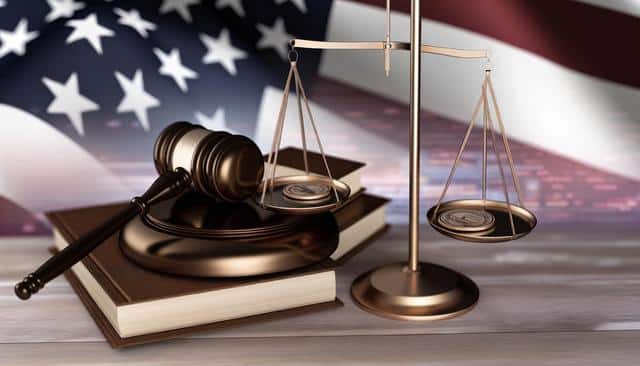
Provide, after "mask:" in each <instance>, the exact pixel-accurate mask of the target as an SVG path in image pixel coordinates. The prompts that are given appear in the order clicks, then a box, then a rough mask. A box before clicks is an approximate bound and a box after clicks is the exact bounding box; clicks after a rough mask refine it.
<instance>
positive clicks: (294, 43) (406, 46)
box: [291, 39, 489, 58]
mask: <svg viewBox="0 0 640 366" xmlns="http://www.w3.org/2000/svg"><path fill="white" fill-rule="evenodd" d="M390 45H391V49H392V50H402V51H409V50H410V49H411V44H410V43H408V42H396V41H392V42H390ZM291 47H295V48H310V49H316V50H379V51H383V50H385V49H386V48H387V42H386V41H372V42H328V41H312V40H307V39H293V40H291ZM421 50H422V53H431V54H434V55H441V56H449V57H455V58H487V57H488V56H489V51H487V50H464V49H457V48H448V47H438V46H431V45H428V44H424V45H422V46H421Z"/></svg>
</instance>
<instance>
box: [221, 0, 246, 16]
mask: <svg viewBox="0 0 640 366" xmlns="http://www.w3.org/2000/svg"><path fill="white" fill-rule="evenodd" d="M226 7H230V8H231V9H233V11H235V12H236V13H237V14H238V15H240V16H241V17H244V16H245V15H246V13H245V11H244V8H243V7H242V0H216V9H218V10H220V9H223V8H226Z"/></svg>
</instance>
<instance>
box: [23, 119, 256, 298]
mask: <svg viewBox="0 0 640 366" xmlns="http://www.w3.org/2000/svg"><path fill="white" fill-rule="evenodd" d="M153 158H154V163H155V167H156V170H157V171H158V174H159V177H158V178H157V179H156V180H155V181H154V182H153V184H151V186H150V187H149V189H148V190H147V191H146V192H145V193H144V194H142V195H141V196H138V197H134V198H132V199H131V201H130V202H129V204H128V205H127V207H125V208H123V209H122V210H120V211H119V212H118V213H117V214H115V215H114V216H112V217H111V218H110V219H108V220H106V221H105V222H103V223H102V224H101V225H100V226H98V227H96V228H94V229H93V230H91V231H90V232H88V233H87V234H85V235H83V236H81V237H80V238H78V240H76V241H74V242H72V243H71V244H69V246H67V247H66V248H64V249H63V250H62V251H60V252H59V253H57V254H56V255H54V256H53V257H51V258H50V259H49V260H47V261H46V262H45V263H43V264H42V265H41V266H40V267H39V268H38V269H37V270H35V271H34V272H32V273H30V274H29V275H27V276H26V277H25V278H24V279H23V280H22V281H20V282H19V283H17V284H16V285H15V288H14V289H15V293H16V296H18V297H19V298H20V299H22V300H28V299H29V298H30V297H31V296H32V295H33V294H35V293H37V292H38V291H39V290H40V289H42V288H43V287H44V285H45V284H46V283H47V282H49V281H51V280H52V279H54V278H56V277H58V276H59V275H60V274H62V273H63V272H65V271H66V270H68V269H69V268H71V266H73V265H74V264H76V263H78V262H79V261H80V260H82V259H83V258H84V257H86V256H87V255H89V253H91V252H92V251H93V250H94V249H96V248H97V247H98V246H99V245H100V244H102V243H104V242H105V240H106V239H108V238H109V237H110V236H112V235H113V234H114V233H116V232H117V231H118V230H120V229H122V227H123V226H124V225H126V224H127V223H128V222H129V221H130V220H131V219H133V218H135V217H136V216H138V215H141V214H145V213H146V212H147V211H148V209H149V207H150V206H151V205H153V204H155V203H157V202H161V201H164V200H167V199H170V198H173V197H175V196H177V195H179V194H180V193H182V192H183V191H185V190H186V189H187V188H189V187H191V188H192V189H194V190H196V191H199V192H201V193H204V194H206V195H208V196H210V197H213V198H215V199H217V200H221V201H226V202H239V201H243V200H245V199H247V198H248V197H251V196H253V195H254V194H255V193H256V191H257V189H258V186H259V185H260V183H261V181H262V177H263V174H264V160H263V157H262V152H261V151H260V149H259V148H258V146H257V145H256V144H255V143H254V142H253V141H251V140H250V139H249V138H247V137H245V136H241V135H233V134H230V133H228V132H221V131H210V130H207V129H205V128H204V127H202V126H198V125H194V124H191V123H189V122H176V123H173V124H171V125H169V126H168V127H167V128H165V129H164V130H163V131H162V132H161V133H160V135H159V136H158V138H157V140H156V142H155V145H154V149H153Z"/></svg>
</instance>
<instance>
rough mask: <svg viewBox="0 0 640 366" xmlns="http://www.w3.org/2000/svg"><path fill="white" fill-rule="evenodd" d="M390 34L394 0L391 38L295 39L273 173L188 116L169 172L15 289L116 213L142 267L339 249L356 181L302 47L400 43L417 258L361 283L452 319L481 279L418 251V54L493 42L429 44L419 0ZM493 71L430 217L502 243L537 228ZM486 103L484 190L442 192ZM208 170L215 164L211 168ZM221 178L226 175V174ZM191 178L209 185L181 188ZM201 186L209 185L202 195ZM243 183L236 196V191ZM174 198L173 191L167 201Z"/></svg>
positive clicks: (196, 268) (269, 261) (238, 263)
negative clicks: (336, 169) (330, 138)
mask: <svg viewBox="0 0 640 366" xmlns="http://www.w3.org/2000/svg"><path fill="white" fill-rule="evenodd" d="M390 33H391V32H390V4H389V0H387V36H386V39H385V40H384V41H380V42H318V41H310V40H302V39H294V40H292V41H291V51H290V53H289V63H290V69H289V73H288V75H287V79H286V83H285V87H284V94H283V98H282V104H281V106H280V111H279V113H278V116H277V122H276V127H275V133H274V136H273V141H272V145H271V150H270V152H269V154H268V158H267V164H266V167H264V169H266V173H265V174H264V176H263V165H264V163H263V158H262V153H261V152H260V151H259V149H258V147H257V146H255V144H254V143H253V142H252V141H251V140H249V139H247V138H246V137H243V136H231V135H230V134H228V133H224V132H215V131H207V130H205V129H204V128H202V126H197V125H192V124H190V123H187V122H178V123H174V124H172V125H170V126H169V127H167V128H166V129H165V130H164V131H163V132H162V133H161V134H160V136H159V138H158V140H157V142H156V147H155V148H154V161H155V162H156V168H157V170H158V172H159V173H160V174H161V175H160V177H159V178H158V180H156V181H155V182H154V184H152V186H151V187H150V188H149V190H148V191H147V192H145V194H143V195H142V196H140V197H136V198H134V199H133V200H132V201H131V203H130V204H129V205H128V207H127V208H125V209H123V210H122V211H121V212H119V213H118V214H117V215H116V216H114V218H112V219H110V220H109V221H107V222H105V223H103V225H101V226H98V227H97V228H95V229H94V230H93V231H91V232H90V233H88V234H86V235H85V236H83V237H81V238H79V239H78V240H77V241H75V242H74V243H72V244H70V245H69V247H67V248H66V249H65V250H63V251H62V252H60V253H58V254H57V255H56V256H54V257H52V258H51V259H49V260H48V261H47V262H45V263H44V264H43V265H42V266H40V268H38V269H37V270H36V271H35V272H33V273H31V274H29V275H28V276H27V277H25V278H24V279H23V281H21V282H19V283H18V284H17V285H16V287H15V292H16V295H17V296H18V297H19V298H21V299H23V300H26V299H28V298H30V296H31V295H32V294H34V293H37V292H38V291H39V290H40V289H41V288H42V287H43V286H44V284H45V283H47V282H48V281H50V280H51V279H53V278H55V277H56V276H57V275H59V274H60V273H62V272H63V271H64V270H66V269H68V268H69V267H70V266H71V265H72V264H73V263H76V262H77V261H78V260H80V259H82V258H83V257H84V256H86V255H88V254H89V253H90V251H92V250H93V249H95V248H96V247H97V246H98V245H100V244H101V243H102V242H103V241H104V239H106V238H107V237H109V236H110V235H112V233H113V232H115V231H116V230H117V229H119V227H116V226H118V225H116V224H117V223H120V224H122V225H124V223H127V224H126V226H125V227H124V229H123V230H122V232H121V236H120V247H121V249H122V250H123V252H124V254H125V255H126V256H127V257H128V258H129V259H131V260H133V261H134V262H136V263H138V264H140V265H141V266H143V267H146V268H149V269H152V270H157V271H161V272H167V273H173V274H180V275H188V276H200V277H244V276H256V275H263V274H269V273H275V272H282V271H287V270H292V269H296V268H300V267H303V266H307V265H310V264H314V263H317V262H321V261H323V260H325V259H326V258H328V257H329V256H330V255H331V254H332V253H333V252H334V251H335V249H336V248H337V244H338V239H339V235H338V228H337V222H336V220H335V217H334V216H333V214H332V213H331V211H333V210H336V209H338V208H339V207H340V206H342V205H343V204H344V203H345V202H347V201H348V199H349V196H350V194H351V191H350V188H349V186H348V185H346V184H345V183H343V182H341V181H339V180H337V179H335V178H334V177H333V176H332V174H331V169H330V168H329V164H328V162H327V158H326V156H325V153H324V148H323V146H322V142H321V140H320V134H319V133H318V128H317V125H316V122H315V120H314V118H313V114H312V113H311V108H310V106H309V100H308V98H307V94H306V92H305V89H304V87H303V85H302V80H301V77H300V74H299V71H298V67H297V63H298V53H297V50H298V49H303V48H312V49H326V50H377V51H382V53H383V55H384V69H385V72H386V74H387V76H388V75H389V71H390V69H391V60H390V54H391V51H396V50H404V51H409V52H410V55H411V71H410V72H411V74H410V76H411V100H410V108H411V150H410V156H409V157H410V168H411V170H410V180H409V184H410V212H409V223H410V231H409V260H408V263H396V264H390V265H386V266H382V267H380V268H377V269H374V270H371V271H369V272H367V273H365V274H363V275H361V276H360V277H358V278H357V279H356V280H355V281H354V283H353V285H352V288H351V293H352V296H353V298H354V299H355V301H356V303H357V304H358V305H359V306H360V307H362V308H363V309H365V310H367V311H370V312H372V313H374V314H378V315H381V316H385V317H389V318H394V319H410V320H434V319H443V318H449V317H453V316H456V315H460V314H462V313H464V312H466V311H468V310H470V309H471V308H472V307H473V306H474V305H475V304H476V302H477V301H478V296H479V290H478V287H477V286H476V284H475V283H473V281H471V279H469V278H468V277H466V276H464V275H463V274H460V273H458V272H456V271H453V270H451V269H448V268H445V267H443V266H440V265H437V264H433V263H421V262H419V260H418V257H419V210H420V204H419V200H420V196H419V178H420V123H419V122H420V68H421V66H420V59H421V54H422V53H431V54H437V55H443V56H449V57H457V58H468V59H487V60H488V54H487V51H484V50H458V49H451V48H443V47H435V46H429V45H422V41H421V18H420V1H419V0H412V1H411V42H410V43H406V42H394V41H391V35H390ZM485 69H486V71H485V77H484V81H483V83H482V88H481V95H480V98H479V100H478V103H477V104H476V106H475V109H474V111H473V115H472V117H471V120H470V122H469V126H468V128H467V130H466V133H465V136H464V138H463V141H462V144H461V146H460V149H459V151H458V154H457V156H456V159H455V162H454V164H453V167H452V168H451V173H450V174H449V177H448V179H447V182H446V184H445V187H444V189H443V192H442V195H441V196H440V198H439V199H438V202H437V203H436V205H435V206H434V207H433V208H431V209H430V210H429V211H428V213H427V219H428V221H429V223H430V224H431V225H432V226H433V227H434V228H435V229H436V230H437V231H439V232H441V233H442V234H444V235H447V236H450V237H453V238H456V239H459V240H463V241H470V242H476V243H496V242H504V241H509V240H514V239H519V238H521V237H523V236H524V235H526V234H528V233H529V232H531V230H533V228H534V227H535V226H536V218H535V216H534V215H533V213H531V212H530V211H528V210H527V209H525V208H524V204H523V201H522V192H521V189H520V182H519V181H518V176H517V175H516V172H515V168H514V162H513V157H512V154H511V148H510V146H509V141H508V140H507V137H506V133H505V128H504V124H503V122H502V116H501V113H500V109H499V107H498V103H497V100H496V96H495V93H494V90H493V83H492V81H491V69H490V67H487V68H485ZM292 83H293V86H294V87H295V90H296V95H297V105H298V117H299V121H300V132H301V139H302V146H303V160H304V170H305V171H304V174H298V175H290V176H278V175H277V172H276V171H277V165H278V152H279V150H280V145H281V142H282V135H283V130H284V124H285V118H286V112H287V106H288V102H289V93H290V90H291V87H292ZM490 102H491V103H490ZM492 106H493V112H492V111H491V109H492V108H491V107H492ZM480 111H482V121H483V134H482V137H483V160H482V197H481V199H474V200H457V201H444V198H445V196H446V194H447V190H448V188H449V186H450V185H451V182H452V180H453V177H454V175H455V171H456V168H457V166H458V164H459V163H460V159H461V158H462V155H463V153H464V150H465V148H466V146H467V143H468V141H469V137H470V135H471V132H472V129H473V126H474V124H475V121H476V119H477V118H478V115H479V113H480ZM305 114H306V115H307V117H308V121H309V124H310V127H311V130H312V132H313V136H314V137H315V143H316V144H317V146H318V148H319V150H320V156H321V165H322V166H323V168H324V170H325V172H326V175H321V174H312V172H311V171H310V168H309V165H310V164H309V156H308V149H307V140H306V133H305V118H304V116H305ZM494 114H495V120H496V121H497V126H498V129H499V131H500V134H499V136H498V137H496V133H495V132H494V130H495V128H494V118H493V116H494ZM489 137H490V138H491V142H492V144H491V145H492V147H493V151H494V153H495V156H496V160H497V162H498V167H499V171H500V176H501V179H502V187H503V190H504V196H505V201H504V202H501V201H494V200H489V199H487V155H488V151H487V150H488V149H487V147H488V144H487V142H488V138H489ZM498 138H499V139H500V140H501V142H502V145H503V147H504V151H505V153H506V156H507V161H508V164H509V168H510V171H511V177H512V179H513V184H514V186H515V189H516V192H517V196H518V204H515V203H512V202H511V200H510V198H509V192H508V188H507V182H506V178H505V172H504V168H503V165H502V161H501V158H500V152H499V150H498ZM185 167H186V168H185ZM209 168H210V169H213V170H212V171H209V170H208V169H209ZM185 169H191V171H186V170H185ZM227 171H234V172H244V173H243V174H245V175H246V174H248V175H246V177H248V178H247V179H248V180H247V181H248V182H250V183H251V184H250V185H246V184H245V183H244V177H245V175H243V174H240V175H238V176H236V175H234V174H227V173H228V172H227ZM225 172H227V173H225ZM189 173H191V174H189ZM223 173H224V174H223ZM218 174H222V176H218ZM216 177H217V178H216ZM218 178H220V180H221V181H220V182H217V179H218ZM254 178H255V179H254ZM234 179H235V180H234ZM225 182H226V183H227V184H231V183H233V184H231V188H233V189H234V190H232V191H229V192H227V191H225V190H224V189H227V188H230V187H229V186H227V185H225ZM191 183H193V184H195V185H196V186H197V187H199V189H196V190H192V191H183V190H184V189H186V187H187V185H191ZM218 183H220V185H218ZM160 188H162V189H160ZM256 188H257V189H256ZM236 189H237V190H236ZM198 191H204V192H209V193H210V194H206V195H203V194H202V192H200V193H198ZM244 191H248V192H249V193H248V195H251V196H253V198H252V199H246V200H244V201H242V202H235V200H230V202H234V203H224V202H218V201H216V199H215V196H216V194H211V192H214V193H216V192H217V195H220V194H222V193H223V192H226V193H225V194H231V193H234V192H235V193H237V194H239V195H240V196H242V197H246V196H245V195H244V194H243V193H242V192H244ZM179 192H184V194H178V193H179ZM239 192H240V193H239ZM235 193H234V194H232V196H231V197H235V196H236V195H235ZM241 193H242V194H241ZM212 196H213V197H212ZM167 197H172V199H169V200H165V198H167ZM130 219H131V220H130ZM129 220H130V221H129Z"/></svg>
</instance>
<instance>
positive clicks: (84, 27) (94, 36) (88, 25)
mask: <svg viewBox="0 0 640 366" xmlns="http://www.w3.org/2000/svg"><path fill="white" fill-rule="evenodd" d="M67 26H68V27H72V28H73V32H71V34H70V35H69V37H67V44H69V43H73V42H75V41H78V40H81V39H86V40H87V41H88V42H89V44H91V46H92V47H93V49H95V50H96V52H98V54H102V41H101V38H100V37H113V36H114V35H115V33H114V32H113V31H112V30H111V29H108V28H105V27H103V26H101V25H100V24H98V18H97V16H96V14H95V13H91V14H89V16H87V17H86V18H84V19H82V20H77V19H74V20H70V21H68V22H67Z"/></svg>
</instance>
